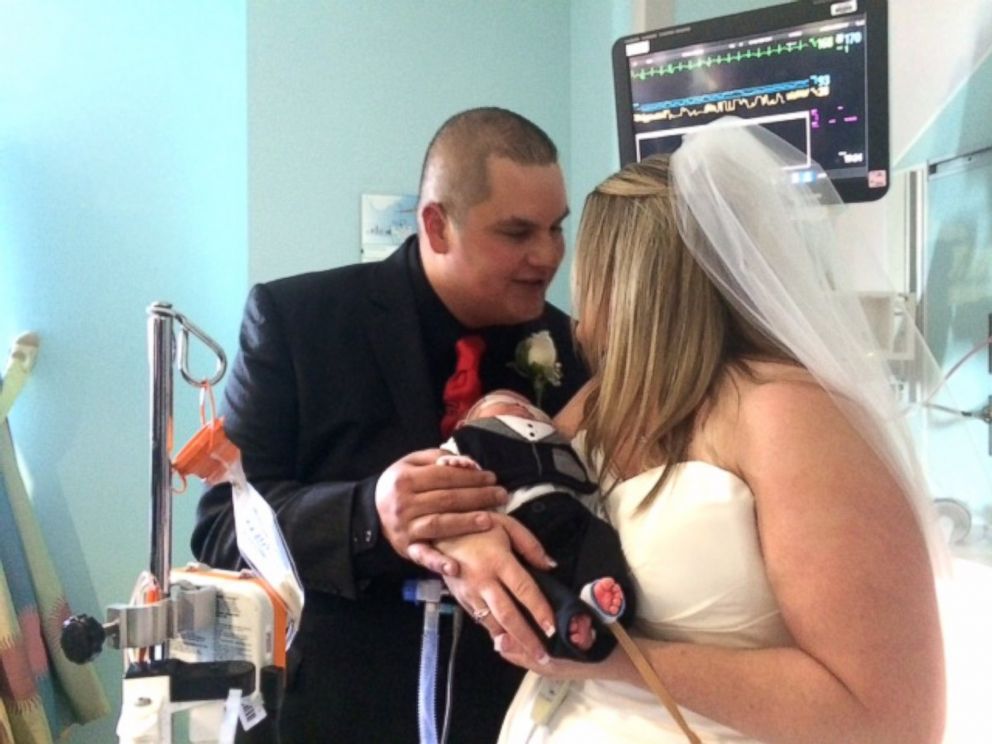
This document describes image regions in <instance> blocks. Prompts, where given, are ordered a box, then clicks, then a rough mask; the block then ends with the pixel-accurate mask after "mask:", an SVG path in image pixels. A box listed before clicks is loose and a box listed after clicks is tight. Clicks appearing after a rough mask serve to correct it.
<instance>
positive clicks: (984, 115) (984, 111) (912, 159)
mask: <svg viewBox="0 0 992 744" xmlns="http://www.w3.org/2000/svg"><path fill="white" fill-rule="evenodd" d="M990 121H992V55H989V56H986V58H985V60H984V61H982V62H980V63H979V64H978V66H977V67H976V69H975V71H974V72H973V73H972V75H971V76H970V77H969V78H968V79H967V81H963V84H962V85H961V87H960V89H958V91H957V92H956V93H955V94H954V95H953V96H952V97H951V98H950V100H949V101H948V102H947V104H946V105H945V106H944V107H943V108H942V109H941V110H940V111H939V112H937V113H936V115H935V116H934V119H933V122H932V123H931V124H930V126H928V127H927V128H926V129H925V130H924V131H923V132H922V133H921V135H920V137H919V138H918V139H917V140H916V142H915V143H913V145H912V146H911V147H910V148H909V150H908V151H907V152H906V154H905V155H904V156H903V157H902V158H900V160H899V162H898V163H896V165H895V167H896V168H897V169H903V168H912V167H915V166H919V165H923V164H924V163H928V162H931V163H932V162H939V161H941V160H947V159H949V158H952V157H955V156H957V155H966V154H968V153H970V152H975V151H976V150H981V149H983V148H986V147H992V126H990V125H989V122H990ZM893 155H895V154H894V153H893Z"/></svg>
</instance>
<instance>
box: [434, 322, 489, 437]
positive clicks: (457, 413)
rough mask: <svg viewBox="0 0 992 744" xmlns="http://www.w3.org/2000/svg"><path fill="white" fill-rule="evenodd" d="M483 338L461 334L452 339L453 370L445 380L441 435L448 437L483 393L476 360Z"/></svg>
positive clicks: (484, 344)
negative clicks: (453, 348) (453, 353)
mask: <svg viewBox="0 0 992 744" xmlns="http://www.w3.org/2000/svg"><path fill="white" fill-rule="evenodd" d="M485 350H486V342H485V341H483V340H482V336H462V337H461V338H460V339H458V341H456V342H455V357H456V358H455V372H454V374H452V375H451V377H449V378H448V381H447V382H446V383H445V384H444V418H442V419H441V436H442V437H444V438H445V439H447V438H448V437H449V436H451V432H453V431H454V430H455V424H457V423H458V422H459V421H461V419H462V417H463V416H464V415H465V414H466V413H468V409H469V408H471V407H472V406H473V405H474V404H475V402H476V401H477V400H479V398H481V397H482V380H481V379H480V378H479V362H480V360H481V359H482V352H484V351H485Z"/></svg>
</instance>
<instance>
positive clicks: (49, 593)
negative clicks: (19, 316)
mask: <svg viewBox="0 0 992 744" xmlns="http://www.w3.org/2000/svg"><path fill="white" fill-rule="evenodd" d="M36 350H37V342H36V341H34V347H33V349H31V348H30V347H28V348H27V351H28V353H27V354H25V353H24V351H25V347H24V346H23V345H21V346H18V345H16V344H15V351H14V353H12V355H11V359H10V362H9V364H8V366H7V369H6V371H5V372H4V375H3V377H2V378H0V744H7V742H16V744H36V743H41V742H52V741H55V740H58V739H60V738H62V737H63V735H64V734H65V732H66V731H67V730H68V729H69V727H70V726H71V725H72V724H74V723H86V722H87V721H92V720H94V719H96V718H99V717H101V716H104V715H106V714H107V713H108V712H109V706H108V704H107V699H106V696H105V694H104V691H103V689H102V688H101V686H100V683H99V681H98V679H97V676H96V671H95V669H94V668H93V666H92V664H86V665H83V666H78V665H76V664H73V663H72V662H70V661H69V660H68V659H67V658H66V657H65V655H64V654H63V653H62V649H61V646H60V644H59V636H60V634H61V628H62V622H63V621H64V620H65V619H66V618H67V617H68V616H69V608H68V604H67V602H66V599H65V594H64V593H63V590H62V584H61V582H60V581H59V579H58V576H57V575H56V573H55V569H54V566H53V564H52V560H51V557H50V556H49V554H48V550H47V548H46V547H45V543H44V539H43V537H42V533H41V530H40V528H39V526H38V523H37V520H36V519H35V515H34V512H33V510H32V507H31V503H30V500H29V498H28V494H27V491H26V489H25V486H24V481H23V479H22V478H21V474H20V471H19V470H18V463H17V458H16V456H15V454H14V443H13V439H12V436H11V430H10V424H9V421H8V420H7V413H8V412H9V410H10V407H11V406H12V405H13V403H14V399H15V398H16V397H17V393H18V392H19V391H20V388H21V387H22V386H23V384H24V382H25V381H26V379H27V377H28V374H29V372H30V369H31V366H32V363H33V354H34V352H36ZM18 351H20V353H18Z"/></svg>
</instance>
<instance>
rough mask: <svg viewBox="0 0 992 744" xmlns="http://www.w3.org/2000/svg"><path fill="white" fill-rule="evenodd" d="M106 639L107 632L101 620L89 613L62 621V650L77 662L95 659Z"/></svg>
mask: <svg viewBox="0 0 992 744" xmlns="http://www.w3.org/2000/svg"><path fill="white" fill-rule="evenodd" d="M106 639H107V632H106V630H104V627H103V626H102V625H101V624H100V621H99V620H97V619H95V618H92V617H90V616H89V615H73V616H72V617H70V618H69V619H68V620H66V621H65V622H64V623H62V637H61V645H62V651H63V652H64V653H65V655H66V657H67V658H68V659H69V661H73V662H75V663H76V664H85V663H86V662H88V661H92V660H93V659H95V658H96V657H97V655H98V654H99V653H100V651H101V650H103V642H104V641H105V640H106Z"/></svg>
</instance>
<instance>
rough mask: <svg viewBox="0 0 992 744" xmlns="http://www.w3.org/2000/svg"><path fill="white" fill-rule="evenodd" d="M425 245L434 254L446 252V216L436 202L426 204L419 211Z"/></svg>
mask: <svg viewBox="0 0 992 744" xmlns="http://www.w3.org/2000/svg"><path fill="white" fill-rule="evenodd" d="M420 219H421V220H423V223H424V233H425V234H426V235H427V243H428V244H429V246H430V249H431V250H432V251H433V252H434V253H447V252H448V215H447V214H446V213H445V211H444V207H443V206H442V205H441V204H439V203H438V202H428V203H427V204H425V205H424V206H423V208H422V209H421V210H420Z"/></svg>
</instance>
